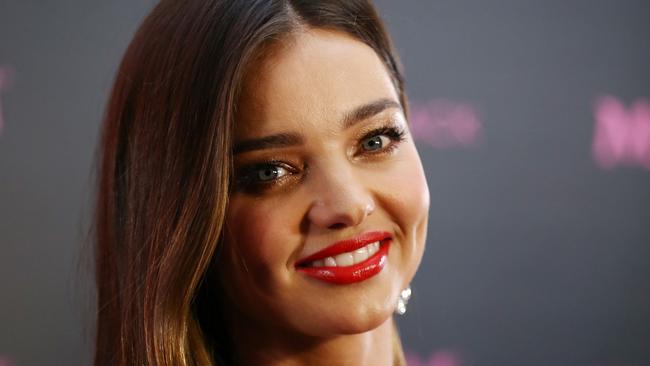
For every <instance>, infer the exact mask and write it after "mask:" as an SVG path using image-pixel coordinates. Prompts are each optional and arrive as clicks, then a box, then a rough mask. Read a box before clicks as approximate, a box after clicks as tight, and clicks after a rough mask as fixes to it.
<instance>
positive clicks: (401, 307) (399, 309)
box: [395, 285, 412, 315]
mask: <svg viewBox="0 0 650 366" xmlns="http://www.w3.org/2000/svg"><path fill="white" fill-rule="evenodd" d="M411 294H412V291H411V285H408V286H406V288H405V289H404V290H402V291H400V293H399V298H398V299H397V306H396V307H395V312H396V313H397V314H399V315H404V313H406V305H407V304H408V303H409V299H410V298H411Z"/></svg>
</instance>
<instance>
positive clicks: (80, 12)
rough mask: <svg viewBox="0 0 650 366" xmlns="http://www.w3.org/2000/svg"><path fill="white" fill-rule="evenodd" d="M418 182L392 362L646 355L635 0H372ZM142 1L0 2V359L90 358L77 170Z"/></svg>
mask: <svg viewBox="0 0 650 366" xmlns="http://www.w3.org/2000/svg"><path fill="white" fill-rule="evenodd" d="M376 4H377V6H378V8H379V10H380V12H381V13H382V15H383V17H384V19H385V20H386V22H387V24H388V27H389V30H390V31H391V33H392V36H393V39H394V41H395V45H396V47H397V49H398V52H399V53H400V55H401V57H402V61H403V64H404V67H405V70H406V76H407V82H408V93H409V95H410V97H411V102H412V105H411V123H412V128H413V133H414V135H415V136H416V139H417V144H418V147H419V150H420V154H421V156H422V159H423V163H424V166H425V170H426V172H427V176H428V180H429V188H430V191H431V213H430V220H429V232H428V240H427V250H426V253H425V256H424V259H423V261H422V266H421V268H420V271H419V272H418V274H417V276H416V279H415V281H414V282H413V284H412V288H413V292H414V294H413V298H412V300H411V302H410V303H409V308H408V312H407V313H406V315H404V316H402V317H400V318H399V319H398V324H399V328H400V331H401V334H402V339H403V342H404V347H405V349H406V351H407V353H408V358H409V363H410V365H412V366H413V365H414V366H420V365H426V366H468V365H477V366H519V365H529V366H546V365H554V366H563V365H566V366H569V365H571V366H648V365H650V2H649V1H647V0H589V1H588V0H574V1H559V0H552V1H551V0H547V1H541V0H538V1H533V0H518V1H515V0H489V1H486V0H430V1H429V0H428V1H391V0H378V1H376ZM153 5H154V1H152V0H137V1H133V0H130V1H126V0H119V1H118V0H114V1H110V2H106V1H81V0H59V1H56V2H53V1H27V0H0V366H8V365H12V366H22V365H89V364H90V363H91V353H92V334H93V332H92V322H91V320H92V303H93V299H92V296H93V293H92V277H91V269H90V265H89V258H90V255H91V253H90V251H89V249H88V248H87V247H88V245H89V244H88V234H87V232H88V225H89V223H90V220H91V209H90V208H91V203H92V196H91V194H92V184H93V179H94V178H93V176H92V173H91V172H92V167H93V159H94V154H95V148H96V143H97V137H98V129H99V126H100V123H101V119H102V114H103V110H104V104H105V102H106V98H107V95H108V93H109V90H110V87H111V83H112V80H113V76H114V73H115V71H116V68H117V65H118V63H119V61H120V59H121V56H122V53H123V52H124V50H125V48H126V46H127V44H128V42H129V41H130V39H131V37H132V35H133V33H134V31H135V29H136V27H137V26H138V24H139V22H140V21H141V20H142V19H143V17H144V16H145V15H146V14H147V12H148V11H149V9H151V7H152V6H153Z"/></svg>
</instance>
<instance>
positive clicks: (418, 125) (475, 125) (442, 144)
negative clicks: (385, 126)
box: [410, 99, 482, 149]
mask: <svg viewBox="0 0 650 366" xmlns="http://www.w3.org/2000/svg"><path fill="white" fill-rule="evenodd" d="M410 121H411V133H412V134H413V137H414V138H415V139H416V140H418V141H421V142H424V143H426V144H428V145H430V146H431V147H434V148H438V149H446V148H452V147H471V146H474V145H476V144H477V143H478V142H479V139H480V137H481V132H482V124H481V120H480V119H479V117H478V113H477V112H476V109H475V108H474V107H473V106H472V105H470V104H468V103H464V102H453V101H450V100H447V99H432V100H430V101H429V102H427V103H413V104H412V105H411V116H410Z"/></svg>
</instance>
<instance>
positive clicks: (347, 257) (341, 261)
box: [334, 253, 354, 267]
mask: <svg viewBox="0 0 650 366" xmlns="http://www.w3.org/2000/svg"><path fill="white" fill-rule="evenodd" d="M334 259H335V260H336V264H337V265H338V266H339V267H347V266H351V265H353V264H354V257H353V256H352V254H350V253H343V254H339V255H337V256H336V257H334Z"/></svg>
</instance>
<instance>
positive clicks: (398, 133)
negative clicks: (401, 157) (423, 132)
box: [359, 125, 406, 155]
mask: <svg viewBox="0 0 650 366" xmlns="http://www.w3.org/2000/svg"><path fill="white" fill-rule="evenodd" d="M405 134H406V132H405V131H404V130H403V129H401V128H399V127H397V126H390V125H388V126H385V127H381V128H378V129H375V130H372V131H370V132H368V133H366V134H365V136H363V137H362V138H361V139H360V140H359V146H360V147H359V149H360V150H362V151H361V152H362V154H363V153H365V154H367V155H377V154H382V153H390V152H392V151H394V150H395V149H396V148H397V147H398V146H399V143H400V142H402V141H404V136H405Z"/></svg>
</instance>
